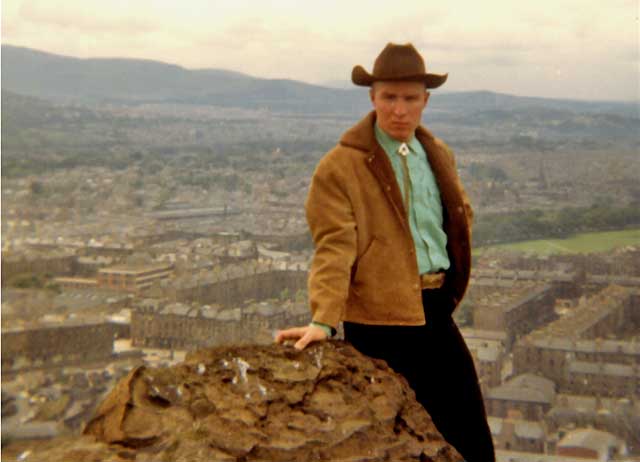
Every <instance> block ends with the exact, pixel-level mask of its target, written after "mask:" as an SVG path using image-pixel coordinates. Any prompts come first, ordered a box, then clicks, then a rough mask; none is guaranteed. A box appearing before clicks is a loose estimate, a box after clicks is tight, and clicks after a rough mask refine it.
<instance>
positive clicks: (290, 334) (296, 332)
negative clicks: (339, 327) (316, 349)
mask: <svg viewBox="0 0 640 462" xmlns="http://www.w3.org/2000/svg"><path fill="white" fill-rule="evenodd" d="M288 339H293V340H296V339H298V341H297V342H296V344H295V345H294V348H295V349H296V350H304V349H305V348H306V347H307V345H309V344H310V343H313V342H319V341H322V340H326V339H327V333H326V332H325V331H324V330H323V329H322V328H321V327H317V326H304V327H292V328H290V329H285V330H280V331H278V332H277V333H276V338H275V340H276V343H282V342H284V341H285V340H288Z"/></svg>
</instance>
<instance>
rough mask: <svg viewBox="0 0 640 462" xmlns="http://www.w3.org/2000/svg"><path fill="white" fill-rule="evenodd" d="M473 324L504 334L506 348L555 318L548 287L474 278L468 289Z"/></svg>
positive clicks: (552, 296)
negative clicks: (505, 336)
mask: <svg viewBox="0 0 640 462" xmlns="http://www.w3.org/2000/svg"><path fill="white" fill-rule="evenodd" d="M468 298H469V303H471V304H472V306H473V325H474V328H476V329H480V330H492V331H501V332H504V333H506V335H507V348H510V346H511V345H512V344H513V343H514V342H515V340H516V339H518V338H519V337H520V336H523V335H525V334H527V333H529V332H531V331H532V330H534V329H536V328H537V327H540V326H543V325H545V324H546V323H548V322H550V321H552V320H553V319H554V318H555V311H554V306H555V295H554V291H553V289H552V286H551V285H550V284H547V283H539V282H532V281H519V280H504V279H477V280H474V281H473V283H472V286H471V288H470V289H469V295H468Z"/></svg>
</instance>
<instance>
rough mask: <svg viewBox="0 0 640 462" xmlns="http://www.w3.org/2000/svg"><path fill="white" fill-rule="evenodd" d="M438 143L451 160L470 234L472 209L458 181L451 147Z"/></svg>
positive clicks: (440, 141) (442, 142) (439, 141)
mask: <svg viewBox="0 0 640 462" xmlns="http://www.w3.org/2000/svg"><path fill="white" fill-rule="evenodd" d="M438 144H439V145H440V146H441V147H442V148H443V149H444V150H445V151H446V152H447V154H449V159H450V160H451V164H452V165H453V171H454V173H455V181H456V186H457V187H458V189H459V190H460V193H461V194H462V205H463V206H464V212H465V215H466V216H467V222H468V223H469V235H470V236H471V230H472V227H473V209H472V208H471V202H470V201H469V196H467V192H466V191H465V190H464V186H462V182H461V181H460V176H459V175H458V169H457V167H456V158H455V155H454V154H453V151H452V150H451V148H450V147H449V146H448V145H447V144H446V143H445V142H444V141H442V140H440V139H438Z"/></svg>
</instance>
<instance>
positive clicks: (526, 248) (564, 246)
mask: <svg viewBox="0 0 640 462" xmlns="http://www.w3.org/2000/svg"><path fill="white" fill-rule="evenodd" d="M627 245H634V246H640V229H627V230H624V231H604V232H598V233H584V234H576V235H575V236H573V237H571V238H568V239H539V240H535V241H523V242H517V243H513V244H499V245H494V246H487V247H479V248H476V249H474V251H473V253H474V255H482V253H483V251H484V250H486V249H494V248H495V249H505V250H514V251H518V252H533V253H537V254H552V253H591V252H604V251H607V250H611V249H613V248H615V247H623V246H627Z"/></svg>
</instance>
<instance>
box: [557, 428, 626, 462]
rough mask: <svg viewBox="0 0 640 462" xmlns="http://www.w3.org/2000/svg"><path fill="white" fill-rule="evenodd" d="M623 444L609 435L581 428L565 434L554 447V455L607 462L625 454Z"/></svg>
mask: <svg viewBox="0 0 640 462" xmlns="http://www.w3.org/2000/svg"><path fill="white" fill-rule="evenodd" d="M626 452H627V451H626V447H625V444H624V443H623V442H622V441H620V440H619V439H618V438H616V437H615V436H614V435H612V434H611V433H607V432H603V431H600V430H594V429H592V428H581V429H577V430H574V431H572V432H569V433H567V434H566V435H565V436H564V437H563V438H562V439H561V440H560V441H558V444H557V446H556V454H558V455H559V456H566V457H582V458H584V459H591V460H597V461H602V462H608V461H610V460H612V459H613V458H614V457H616V456H618V455H625V454H626Z"/></svg>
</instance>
